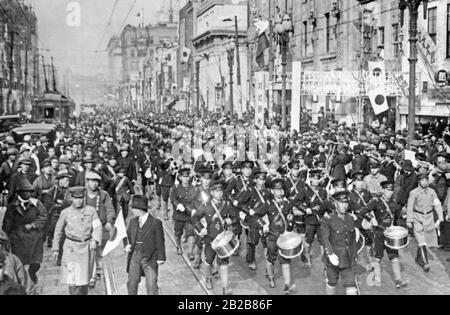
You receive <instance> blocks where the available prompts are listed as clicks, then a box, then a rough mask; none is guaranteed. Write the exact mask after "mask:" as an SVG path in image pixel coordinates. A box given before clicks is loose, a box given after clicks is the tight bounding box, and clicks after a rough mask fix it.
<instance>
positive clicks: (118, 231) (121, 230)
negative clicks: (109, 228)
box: [102, 210, 127, 257]
mask: <svg viewBox="0 0 450 315" xmlns="http://www.w3.org/2000/svg"><path fill="white" fill-rule="evenodd" d="M126 237H127V227H126V225H125V220H124V218H123V214H122V210H120V212H119V215H118V216H117V220H116V223H115V224H114V230H113V232H112V235H111V237H110V239H109V240H108V242H107V243H106V245H105V249H104V250H103V253H102V256H103V257H105V256H106V255H108V254H109V253H111V252H112V251H113V250H114V249H116V247H117V246H119V244H120V242H122V240H123V239H124V238H126Z"/></svg>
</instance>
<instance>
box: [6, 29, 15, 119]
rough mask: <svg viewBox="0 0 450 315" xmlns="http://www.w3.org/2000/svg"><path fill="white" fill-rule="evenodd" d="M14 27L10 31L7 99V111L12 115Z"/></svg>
mask: <svg viewBox="0 0 450 315" xmlns="http://www.w3.org/2000/svg"><path fill="white" fill-rule="evenodd" d="M7 27H8V29H9V26H8V24H7ZM13 27H14V26H11V30H10V31H9V35H10V43H9V90H8V95H7V98H6V111H7V112H8V113H12V112H13V111H14V110H13V108H12V104H11V110H10V101H11V96H12V90H13V81H14V28H13Z"/></svg>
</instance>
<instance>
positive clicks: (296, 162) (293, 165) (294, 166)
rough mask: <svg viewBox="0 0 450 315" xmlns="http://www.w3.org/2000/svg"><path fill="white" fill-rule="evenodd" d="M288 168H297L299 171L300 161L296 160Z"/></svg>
mask: <svg viewBox="0 0 450 315" xmlns="http://www.w3.org/2000/svg"><path fill="white" fill-rule="evenodd" d="M288 166H289V168H296V169H299V168H300V161H298V160H294V161H292V162H290V163H289V164H288Z"/></svg>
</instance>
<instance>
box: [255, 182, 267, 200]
mask: <svg viewBox="0 0 450 315" xmlns="http://www.w3.org/2000/svg"><path fill="white" fill-rule="evenodd" d="M255 190H256V193H257V194H258V196H259V198H260V199H261V201H262V203H266V200H265V199H264V197H263V195H262V194H261V192H260V191H259V189H258V187H256V186H255Z"/></svg>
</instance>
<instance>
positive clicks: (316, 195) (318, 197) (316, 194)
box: [308, 185, 323, 202]
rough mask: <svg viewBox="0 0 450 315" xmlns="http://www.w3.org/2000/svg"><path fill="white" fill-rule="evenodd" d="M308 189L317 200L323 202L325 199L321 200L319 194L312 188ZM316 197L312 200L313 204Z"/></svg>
mask: <svg viewBox="0 0 450 315" xmlns="http://www.w3.org/2000/svg"><path fill="white" fill-rule="evenodd" d="M308 187H309V188H311V191H312V192H313V193H314V197H317V199H319V201H320V202H323V199H322V198H320V196H319V193H318V192H317V191H315V190H314V189H313V188H312V187H311V186H309V185H308ZM314 197H313V198H312V199H311V202H313V201H314Z"/></svg>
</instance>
